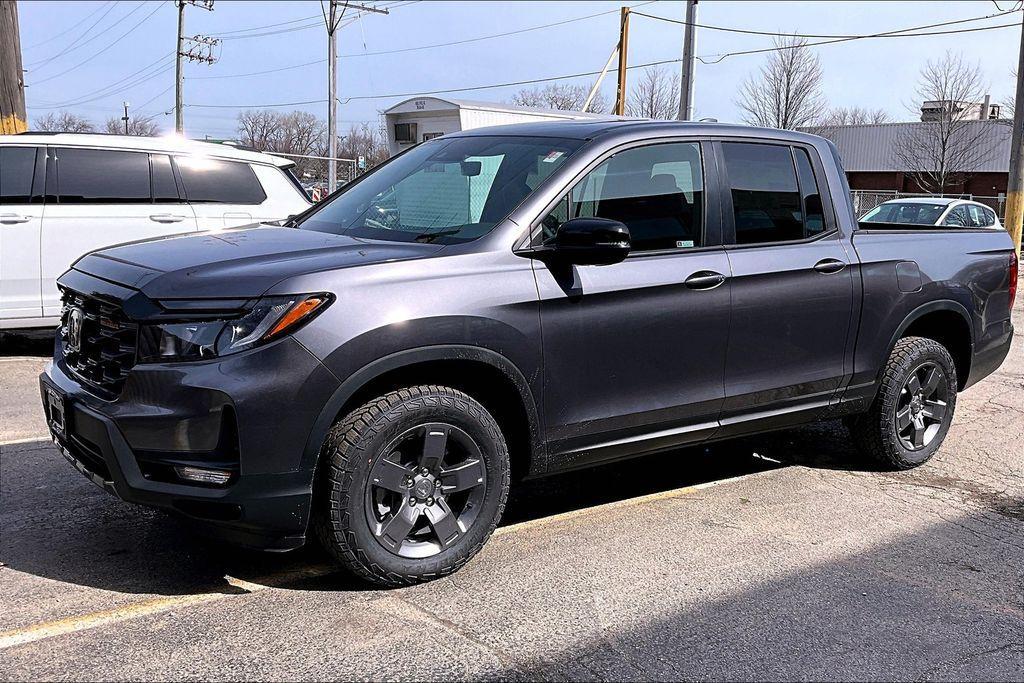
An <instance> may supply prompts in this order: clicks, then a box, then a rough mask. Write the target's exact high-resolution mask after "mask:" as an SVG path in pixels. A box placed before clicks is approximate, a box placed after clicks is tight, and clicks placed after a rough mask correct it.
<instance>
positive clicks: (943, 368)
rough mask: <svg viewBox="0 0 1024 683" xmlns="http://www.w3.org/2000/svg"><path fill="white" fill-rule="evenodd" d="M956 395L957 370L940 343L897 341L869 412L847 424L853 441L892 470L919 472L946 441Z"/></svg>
mask: <svg viewBox="0 0 1024 683" xmlns="http://www.w3.org/2000/svg"><path fill="white" fill-rule="evenodd" d="M956 390H957V378H956V365H955V364H954V363H953V359H952V358H951V357H950V355H949V352H948V351H947V350H946V348H945V347H944V346H942V344H940V343H938V342H937V341H935V340H934V339H926V338H923V337H905V338H903V339H900V340H899V341H898V342H897V343H896V346H895V347H894V348H893V350H892V353H891V354H890V355H889V360H888V362H887V363H886V365H885V369H884V371H883V373H882V383H881V387H880V388H879V390H878V395H877V396H876V397H875V401H874V403H872V404H871V408H870V409H869V410H868V412H867V413H865V414H864V415H860V416H858V417H857V418H855V419H854V420H852V421H851V422H849V423H848V426H849V428H850V432H851V434H852V435H853V438H854V441H855V442H856V443H857V446H858V447H859V448H860V450H861V451H863V452H864V453H865V454H867V455H870V456H871V457H873V458H875V459H876V460H878V461H880V462H882V463H884V464H886V465H888V466H890V467H893V468H895V469H900V470H905V469H910V468H912V467H917V466H918V465H921V464H923V463H925V462H927V461H928V459H929V458H931V457H932V455H933V454H934V453H935V451H937V450H938V449H939V446H940V445H942V441H943V439H945V438H946V432H947V431H949V425H950V423H951V422H952V421H953V411H954V409H955V408H956Z"/></svg>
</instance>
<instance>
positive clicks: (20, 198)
mask: <svg viewBox="0 0 1024 683" xmlns="http://www.w3.org/2000/svg"><path fill="white" fill-rule="evenodd" d="M35 166H36V148H35V147H0V204H28V203H29V202H31V201H32V176H33V175H34V174H35Z"/></svg>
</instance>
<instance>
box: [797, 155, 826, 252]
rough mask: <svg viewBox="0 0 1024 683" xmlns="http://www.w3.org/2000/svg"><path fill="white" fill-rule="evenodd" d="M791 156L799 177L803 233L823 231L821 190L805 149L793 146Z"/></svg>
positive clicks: (823, 212) (823, 209)
mask: <svg viewBox="0 0 1024 683" xmlns="http://www.w3.org/2000/svg"><path fill="white" fill-rule="evenodd" d="M793 158H795V159H796V174H797V177H798V178H799V179H800V195H801V198H802V200H803V203H804V228H805V233H806V235H807V236H808V237H813V236H814V235H818V234H821V233H823V232H825V207H824V205H823V204H822V202H821V191H820V190H819V189H818V181H817V179H816V178H815V177H814V167H813V166H812V165H811V157H810V156H809V155H808V154H807V150H806V149H803V148H802V147H794V148H793Z"/></svg>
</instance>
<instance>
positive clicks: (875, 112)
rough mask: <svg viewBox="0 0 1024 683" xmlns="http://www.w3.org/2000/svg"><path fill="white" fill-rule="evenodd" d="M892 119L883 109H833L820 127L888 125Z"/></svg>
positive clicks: (823, 119)
mask: <svg viewBox="0 0 1024 683" xmlns="http://www.w3.org/2000/svg"><path fill="white" fill-rule="evenodd" d="M890 121H892V118H891V117H890V116H889V112H887V111H886V110H884V109H866V108H864V107H834V108H832V109H829V110H828V111H827V112H826V113H825V116H824V117H823V118H822V120H821V123H820V124H819V125H821V126H863V125H867V124H872V123H889V122H890Z"/></svg>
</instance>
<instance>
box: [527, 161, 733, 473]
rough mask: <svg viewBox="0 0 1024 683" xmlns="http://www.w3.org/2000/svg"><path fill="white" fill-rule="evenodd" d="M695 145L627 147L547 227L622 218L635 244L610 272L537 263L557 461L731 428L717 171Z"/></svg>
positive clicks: (605, 455)
mask: <svg viewBox="0 0 1024 683" xmlns="http://www.w3.org/2000/svg"><path fill="white" fill-rule="evenodd" d="M709 151H710V150H709V147H708V146H707V145H706V144H703V143H701V142H695V141H687V142H665V143H657V144H643V145H640V146H633V147H630V148H627V149H624V150H622V151H619V152H616V153H614V154H612V155H611V156H610V158H607V159H605V160H604V161H601V162H600V163H598V164H597V165H596V166H595V167H594V168H593V170H591V171H590V172H589V173H588V174H586V175H585V176H584V177H583V178H582V179H580V180H579V181H578V182H577V183H576V184H575V185H574V187H573V188H572V190H571V191H570V192H569V193H568V195H567V196H565V197H563V199H562V200H561V201H559V202H558V203H557V204H556V205H555V206H554V207H553V208H552V209H551V210H550V212H549V213H548V214H547V216H546V217H545V218H544V219H543V220H542V221H541V226H542V230H541V233H540V235H539V236H538V241H540V242H542V240H543V238H544V237H545V236H546V237H547V238H550V237H551V236H552V235H554V233H555V232H556V231H557V229H558V226H559V225H560V224H561V223H562V222H564V221H566V220H568V219H571V218H579V217H594V216H596V217H601V218H610V219H614V220H618V221H622V222H623V223H625V224H626V226H627V227H628V228H629V230H630V234H631V238H632V242H633V247H632V251H631V252H630V254H629V256H628V257H627V258H626V259H625V260H624V261H623V262H621V263H617V264H614V265H608V266H571V267H560V266H558V265H554V264H553V265H552V266H550V267H549V266H548V265H545V263H543V262H541V261H534V269H535V273H536V277H537V286H538V290H539V293H540V306H541V327H542V330H543V349H544V401H543V403H544V419H545V424H546V427H547V430H548V432H547V435H546V436H547V440H548V442H549V443H550V444H551V449H552V451H553V452H552V456H553V457H555V458H556V459H559V460H561V463H559V464H561V465H564V466H569V465H578V464H583V463H588V462H596V461H601V460H608V459H613V458H617V457H622V456H625V455H629V454H632V453H637V452H644V451H650V450H656V449H662V448H669V447H673V446H675V445H678V444H683V443H693V442H696V441H700V440H703V439H705V438H707V437H708V436H710V435H711V434H713V433H714V431H715V430H716V429H717V427H718V423H717V419H718V413H719V410H720V408H721V404H722V398H723V395H724V391H723V367H724V360H725V344H726V340H727V337H728V326H729V281H728V279H727V278H726V277H725V276H726V274H727V273H728V269H729V263H728V258H727V257H726V254H725V251H724V249H723V248H722V246H721V238H720V228H721V226H720V216H721V212H720V209H719V205H718V203H717V196H716V195H715V194H711V195H710V196H709V194H708V193H707V192H706V191H705V187H707V186H710V187H715V186H716V182H717V181H716V180H715V172H714V169H715V164H714V159H713V157H712V158H711V159H710V161H709V160H708V152H709Z"/></svg>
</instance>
